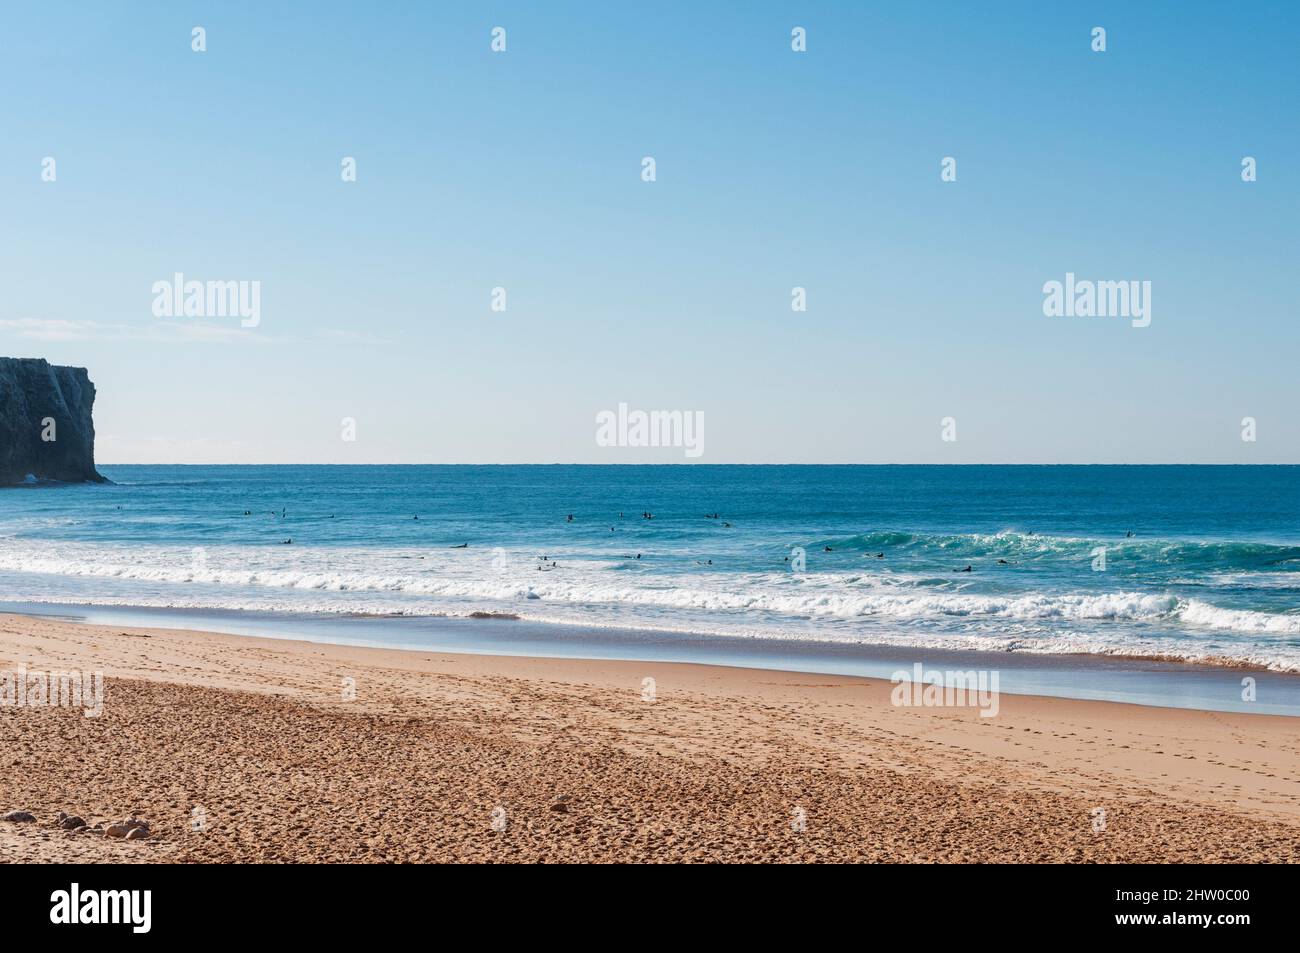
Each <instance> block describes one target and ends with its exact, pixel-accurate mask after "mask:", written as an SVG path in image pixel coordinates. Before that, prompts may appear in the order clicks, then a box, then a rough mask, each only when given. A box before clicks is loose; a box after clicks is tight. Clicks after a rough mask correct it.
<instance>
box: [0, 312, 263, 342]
mask: <svg viewBox="0 0 1300 953" xmlns="http://www.w3.org/2000/svg"><path fill="white" fill-rule="evenodd" d="M0 333H7V334H12V335H13V336H15V337H18V338H22V339H24V340H28V341H148V342H150V343H155V344H157V343H175V344H193V343H209V344H226V343H234V342H237V341H268V340H270V338H269V337H268V336H267V335H265V334H260V333H258V332H257V331H254V330H251V329H247V328H241V327H238V326H236V327H229V326H223V325H219V324H213V323H211V322H204V321H186V322H182V321H157V322H152V323H150V324H113V323H109V322H104V321H69V320H66V319H63V318H0Z"/></svg>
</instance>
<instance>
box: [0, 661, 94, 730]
mask: <svg viewBox="0 0 1300 953" xmlns="http://www.w3.org/2000/svg"><path fill="white" fill-rule="evenodd" d="M0 707H6V708H83V709H85V711H84V712H83V714H84V715H85V716H86V717H87V718H98V717H99V716H100V715H102V714H103V713H104V673H103V672H79V671H73V672H32V671H28V670H27V669H26V668H20V669H17V670H16V671H15V670H10V669H0Z"/></svg>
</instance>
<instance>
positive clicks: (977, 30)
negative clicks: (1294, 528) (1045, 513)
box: [0, 2, 1300, 463]
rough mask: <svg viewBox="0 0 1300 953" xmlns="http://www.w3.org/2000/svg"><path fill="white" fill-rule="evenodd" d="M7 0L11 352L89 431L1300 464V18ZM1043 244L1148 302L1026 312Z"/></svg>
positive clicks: (1024, 9) (428, 457)
mask: <svg viewBox="0 0 1300 953" xmlns="http://www.w3.org/2000/svg"><path fill="white" fill-rule="evenodd" d="M4 19H5V22H4V25H3V29H0V87H2V88H3V93H0V96H3V99H4V110H3V121H2V122H0V279H2V280H3V286H4V287H3V295H0V355H12V356H25V357H47V358H48V359H49V360H51V361H52V362H55V363H66V364H76V365H84V366H86V367H88V368H89V369H90V375H91V378H92V380H94V381H95V383H96V384H97V385H98V388H99V398H98V403H97V407H96V422H97V429H98V434H99V440H98V456H99V460H100V462H104V463H157V462H194V463H206V462H230V463H252V462H290V463H292V462H302V463H312V462H359V463H361V462H402V463H418V462H434V463H474V462H484V463H493V462H538V463H546V462H606V463H623V462H626V463H634V462H656V461H664V462H668V461H673V462H699V463H736V462H756V463H777V462H826V463H838V462H863V463H875V462H882V463H883V462H918V463H930V462H954V463H982V462H1042V463H1053V462H1083V463H1092V462H1290V463H1296V462H1300V401H1298V400H1297V396H1298V394H1300V383H1298V381H1300V368H1298V365H1300V361H1298V358H1300V322H1298V321H1297V311H1298V310H1300V295H1297V291H1296V282H1297V277H1296V276H1297V275H1298V274H1300V267H1297V265H1298V259H1300V202H1298V201H1297V194H1298V187H1300V172H1298V171H1297V152H1298V150H1297V146H1300V69H1298V68H1297V65H1296V64H1297V55H1298V54H1297V50H1300V4H1296V3H1289V2H1279V3H1273V4H1267V3H1234V4H1227V3H1221V4H1208V3H1189V2H1170V3H1153V2H1144V3H1140V4H1139V3H1128V2H1125V3H1113V4H1109V3H1088V4H1072V3H1050V4H1049V3H1042V2H1024V3H974V2H971V3H921V2H915V3H913V2H909V3H879V4H877V3H848V2H845V3H740V2H736V3H711V4H701V3H687V2H682V3H672V2H665V3H654V4H597V3H584V4H578V3H546V4H538V3H523V2H520V3H496V4H492V3H474V4H436V5H435V4H432V3H427V4H426V3H405V2H402V3H399V2H387V3H360V2H357V3H346V4H345V3H325V2H317V3H310V4H308V3H302V4H289V3H275V4H269V3H229V2H221V3H217V2H211V3H193V4H187V3H174V2H168V3H134V2H133V3H127V2H114V3H107V2H103V3H101V2H95V3H91V2H86V3H66V2H60V3H50V4H23V5H13V6H11V7H10V8H9V9H7V11H6V14H5V18H4ZM196 26H201V27H203V28H204V29H205V30H206V45H207V50H206V52H202V53H196V52H194V51H193V50H192V49H191V42H192V40H191V36H192V34H191V31H192V28H194V27H196ZM496 26H500V27H504V28H505V30H506V51H505V52H504V53H494V52H492V50H491V49H490V42H491V35H490V34H491V30H492V28H493V27H496ZM796 26H801V27H804V28H805V29H806V31H807V52H804V53H796V52H794V51H792V50H791V30H792V29H793V28H794V27H796ZM1096 26H1102V27H1104V28H1105V29H1106V31H1107V33H1106V46H1107V49H1106V51H1105V52H1104V53H1098V52H1094V51H1093V50H1092V36H1091V31H1092V29H1093V27H1096ZM345 156H351V157H355V159H356V163H357V181H355V182H344V181H342V179H341V175H340V168H341V166H340V163H341V161H342V159H343V157H345ZM644 156H653V157H654V159H655V161H656V173H657V180H656V181H654V182H645V181H642V176H641V170H642V164H641V163H642V158H643V157H644ZM945 156H952V157H954V158H955V159H956V160H957V180H956V181H954V182H943V181H941V180H940V163H941V160H942V159H943V158H944V157H945ZM1245 156H1252V157H1255V159H1256V160H1257V164H1258V165H1257V170H1258V171H1257V174H1258V181H1255V182H1251V183H1246V182H1243V181H1242V177H1241V162H1242V158H1243V157H1245ZM45 157H53V158H54V159H55V162H56V166H55V169H56V176H57V178H56V180H55V181H53V182H48V181H42V169H43V165H42V162H43V159H44V158H45ZM176 272H181V273H183V274H185V276H186V277H187V278H190V279H199V280H205V281H206V280H244V281H254V280H255V281H260V282H261V301H260V305H261V315H260V318H261V320H260V324H259V325H258V326H257V327H256V328H251V329H241V328H240V326H239V321H238V319H234V318H197V317H191V318H177V319H166V318H159V317H156V316H155V315H154V314H153V312H152V309H151V308H152V304H153V293H152V290H151V289H152V286H153V284H154V282H156V281H160V280H167V279H170V278H171V276H172V275H173V274H174V273H176ZM1067 272H1074V273H1075V274H1077V275H1078V276H1079V278H1081V279H1085V278H1087V279H1095V280H1145V281H1150V282H1151V283H1152V284H1151V287H1152V292H1151V318H1152V320H1151V324H1150V326H1149V327H1145V328H1134V327H1132V326H1131V324H1130V322H1129V321H1128V320H1125V319H1122V318H1082V317H1046V316H1045V315H1044V313H1043V298H1044V295H1043V285H1044V283H1045V282H1047V281H1051V280H1058V281H1063V280H1064V278H1065V274H1066V273H1067ZM498 286H499V287H504V288H505V289H506V293H507V298H506V301H507V309H506V310H505V311H504V312H494V311H493V310H491V308H490V300H491V299H490V295H491V291H492V289H493V288H494V287H498ZM795 286H802V287H804V288H806V289H807V301H808V310H807V311H806V312H794V311H792V310H791V307H790V302H791V288H793V287H795ZM619 403H627V404H628V405H629V406H630V407H631V408H633V409H644V410H654V409H668V410H683V411H692V412H694V411H698V412H702V413H703V415H704V418H705V440H704V453H703V455H702V456H700V457H698V458H694V459H692V460H689V461H688V460H686V459H684V457H683V453H682V451H681V450H636V449H627V448H608V447H601V446H598V445H597V443H596V440H595V433H596V423H595V419H596V415H597V413H599V412H600V411H602V410H613V409H616V408H617V407H618V405H619ZM1246 416H1252V417H1254V418H1256V421H1257V434H1258V438H1257V441H1256V442H1254V443H1248V442H1243V441H1242V440H1241V420H1242V418H1243V417H1246ZM344 417H352V418H355V420H356V440H355V441H345V440H343V439H341V434H342V428H341V420H342V418H344ZM944 417H953V418H955V420H956V433H957V440H956V441H955V442H945V441H943V440H941V424H940V422H941V420H942V418H944Z"/></svg>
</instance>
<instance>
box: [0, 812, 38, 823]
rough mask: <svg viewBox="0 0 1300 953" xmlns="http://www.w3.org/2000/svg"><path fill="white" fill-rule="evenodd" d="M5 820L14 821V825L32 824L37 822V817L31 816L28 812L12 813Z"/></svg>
mask: <svg viewBox="0 0 1300 953" xmlns="http://www.w3.org/2000/svg"><path fill="white" fill-rule="evenodd" d="M3 819H4V820H6V821H12V822H13V823H14V824H30V823H31V822H32V821H34V820H36V815H35V814H29V813H28V812H27V811H10V812H9V813H8V814H6V815H5V816H4V818H3Z"/></svg>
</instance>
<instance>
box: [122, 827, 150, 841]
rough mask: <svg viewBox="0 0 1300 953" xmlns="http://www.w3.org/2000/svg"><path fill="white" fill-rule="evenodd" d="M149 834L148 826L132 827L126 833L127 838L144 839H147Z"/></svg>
mask: <svg viewBox="0 0 1300 953" xmlns="http://www.w3.org/2000/svg"><path fill="white" fill-rule="evenodd" d="M148 836H149V829H148V828H147V827H133V828H131V830H130V831H129V832H128V833H127V835H126V839H127V840H144V839H145V838H146V837H148Z"/></svg>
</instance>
